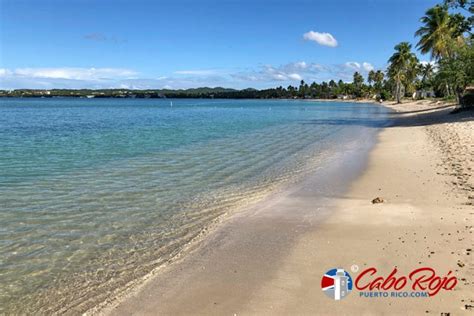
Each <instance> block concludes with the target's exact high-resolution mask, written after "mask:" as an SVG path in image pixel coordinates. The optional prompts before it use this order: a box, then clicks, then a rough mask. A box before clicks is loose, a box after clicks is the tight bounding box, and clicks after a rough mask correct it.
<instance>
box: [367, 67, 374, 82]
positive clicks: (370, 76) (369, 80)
mask: <svg viewBox="0 0 474 316" xmlns="http://www.w3.org/2000/svg"><path fill="white" fill-rule="evenodd" d="M367 82H368V83H369V85H371V86H372V82H375V71H373V70H371V71H369V75H368V76H367Z"/></svg>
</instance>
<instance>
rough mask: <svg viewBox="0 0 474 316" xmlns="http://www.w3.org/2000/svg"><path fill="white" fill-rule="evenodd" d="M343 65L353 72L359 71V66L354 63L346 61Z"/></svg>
mask: <svg viewBox="0 0 474 316" xmlns="http://www.w3.org/2000/svg"><path fill="white" fill-rule="evenodd" d="M344 65H345V66H346V67H347V68H350V69H353V70H360V64H359V63H358V62H356V61H348V62H346V63H345V64H344Z"/></svg>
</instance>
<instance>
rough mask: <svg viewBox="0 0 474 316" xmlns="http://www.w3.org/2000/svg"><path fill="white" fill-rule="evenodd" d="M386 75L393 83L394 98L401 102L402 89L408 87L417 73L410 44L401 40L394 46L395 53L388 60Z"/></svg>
mask: <svg viewBox="0 0 474 316" xmlns="http://www.w3.org/2000/svg"><path fill="white" fill-rule="evenodd" d="M388 62H389V67H388V76H389V77H390V78H391V79H392V80H393V81H394V83H395V91H394V94H395V98H396V100H397V103H401V97H402V93H403V91H404V89H406V87H408V86H409V85H410V84H411V83H412V82H413V80H414V78H415V77H416V74H417V66H416V65H417V64H418V59H417V58H416V56H415V54H413V53H412V51H411V44H409V43H408V42H401V43H400V44H398V45H396V46H395V53H394V54H393V55H392V57H390V59H389V60H388Z"/></svg>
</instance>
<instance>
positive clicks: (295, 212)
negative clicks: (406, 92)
mask: <svg viewBox="0 0 474 316" xmlns="http://www.w3.org/2000/svg"><path fill="white" fill-rule="evenodd" d="M388 106H390V107H392V108H393V109H395V110H396V111H401V112H398V113H395V114H393V117H394V124H393V125H392V126H390V127H387V128H385V129H384V130H383V131H382V132H381V133H380V134H379V141H378V143H377V145H376V146H375V148H374V149H373V150H372V151H371V152H370V156H369V157H368V159H365V158H364V154H363V151H361V152H360V153H359V158H361V159H356V160H355V161H354V162H353V164H355V166H354V165H352V166H349V165H348V164H347V161H345V160H344V159H343V158H341V160H340V164H334V165H333V167H332V170H331V168H329V169H328V170H323V171H321V172H323V173H322V174H321V173H315V174H314V175H312V176H310V177H308V178H307V179H305V180H304V181H303V182H302V183H300V184H298V185H295V186H294V187H292V188H290V189H288V190H286V191H284V192H279V193H277V194H274V195H272V196H270V197H269V198H268V199H266V200H265V201H263V202H260V203H258V204H257V205H254V206H253V207H252V208H249V209H247V210H245V211H242V212H239V213H237V214H236V215H234V216H232V217H231V218H229V219H228V220H227V221H225V222H224V223H222V224H221V225H220V226H219V228H218V229H216V230H215V231H214V232H213V233H211V234H210V235H209V236H208V237H207V238H206V239H205V241H204V242H203V243H202V244H201V245H199V246H198V247H197V248H196V249H194V250H192V251H191V253H189V254H188V255H187V256H185V257H184V258H183V259H182V260H180V261H178V262H176V263H174V264H171V265H169V266H167V267H165V268H163V269H162V270H161V271H159V273H157V274H156V275H155V276H153V277H152V278H150V279H149V280H148V281H147V282H145V283H144V284H143V286H142V287H140V288H139V289H137V290H136V291H135V292H133V293H131V294H130V295H128V296H127V297H126V298H124V299H121V300H119V301H118V302H117V301H116V302H112V304H111V305H109V307H108V308H107V309H105V310H103V311H102V312H101V313H104V314H113V315H157V314H160V315H187V314H194V315H234V314H237V315H256V314H258V315H262V314H263V315H267V314H268V315H269V314H272V315H287V314H300V315H302V314H304V315H307V314H311V315H328V314H338V315H346V314H347V315H353V314H363V315H372V314H374V315H375V314H377V315H379V314H387V315H395V314H398V315H399V314H400V313H405V314H409V315H412V314H428V315H429V314H432V315H440V313H451V315H453V314H455V315H457V314H462V313H468V312H469V311H471V312H472V308H474V307H470V306H472V305H474V302H473V299H472V297H473V290H472V288H473V285H474V276H473V273H474V270H473V269H474V268H473V261H472V257H473V254H472V252H471V251H470V250H468V249H472V248H473V235H472V228H473V221H472V219H473V216H472V215H473V213H474V211H473V207H472V203H473V201H474V200H473V199H474V193H473V190H474V183H473V177H472V175H473V169H472V168H473V167H474V166H473V163H474V162H473V159H474V158H473V157H474V148H473V146H474V141H473V140H474V134H473V133H474V117H473V115H472V112H471V113H460V114H456V115H448V114H447V112H449V111H450V110H451V108H447V107H442V106H440V105H436V104H432V103H429V102H417V103H408V104H402V105H390V104H388ZM436 108H437V109H436ZM353 123H354V124H357V123H358V122H353ZM354 167H355V168H354ZM362 167H366V168H365V171H364V172H363V173H362V174H361V175H359V176H357V174H355V173H354V171H353V170H358V168H362ZM324 173H326V174H324ZM325 176H327V177H331V185H328V186H327V187H324V185H321V183H322V182H321V179H322V178H323V179H324V177H325ZM323 183H324V182H323ZM338 184H339V185H340V186H341V187H344V186H348V188H347V190H344V193H341V194H338V193H334V192H336V191H337V190H336V191H333V192H332V193H331V187H333V186H334V185H336V186H337V185H338ZM349 184H350V185H349ZM341 192H342V191H341ZM375 197H381V198H383V199H384V200H385V203H381V204H372V203H371V200H372V199H373V198H375ZM354 265H357V266H358V267H359V272H360V271H361V270H363V269H364V268H365V267H369V266H373V267H376V268H377V269H378V270H379V272H380V273H381V275H384V276H385V275H387V274H388V273H390V272H391V271H392V269H393V268H394V267H395V266H396V267H397V268H398V270H399V271H400V275H401V274H404V275H406V274H408V273H409V272H411V271H412V270H414V269H416V268H419V267H421V266H429V267H432V268H434V269H435V270H436V271H437V272H438V274H440V275H442V276H444V275H445V274H446V273H448V271H449V270H451V271H453V273H454V275H455V276H456V277H457V278H458V285H457V286H456V288H455V290H453V291H449V292H448V291H446V292H441V293H439V294H438V295H437V296H436V297H433V298H423V299H422V298H363V297H359V293H358V291H353V292H352V293H351V294H350V296H348V297H347V298H345V299H344V300H343V301H341V302H336V301H333V300H330V299H328V298H327V297H326V296H325V295H324V293H323V292H322V291H321V287H320V282H321V277H322V275H323V274H324V273H325V272H326V271H327V270H329V269H331V268H335V267H343V268H345V269H347V270H349V271H350V267H351V266H354ZM351 273H352V276H353V278H355V277H356V276H357V273H356V272H351Z"/></svg>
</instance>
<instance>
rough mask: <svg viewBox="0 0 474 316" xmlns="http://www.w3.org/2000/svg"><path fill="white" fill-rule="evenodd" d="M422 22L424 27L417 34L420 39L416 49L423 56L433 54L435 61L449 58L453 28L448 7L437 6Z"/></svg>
mask: <svg viewBox="0 0 474 316" xmlns="http://www.w3.org/2000/svg"><path fill="white" fill-rule="evenodd" d="M420 21H421V22H422V23H423V24H424V25H423V26H422V27H420V28H419V29H418V31H416V32H415V36H419V37H420V40H419V41H418V44H417V45H416V47H417V48H418V49H419V50H420V51H421V52H422V53H423V54H427V53H431V58H433V59H439V58H441V57H446V56H448V55H449V46H450V45H449V43H450V42H451V37H452V34H453V26H452V24H451V23H450V16H449V13H448V9H447V7H446V6H440V5H437V6H435V7H433V8H430V9H428V11H426V13H425V16H423V17H422V18H421V19H420Z"/></svg>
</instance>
